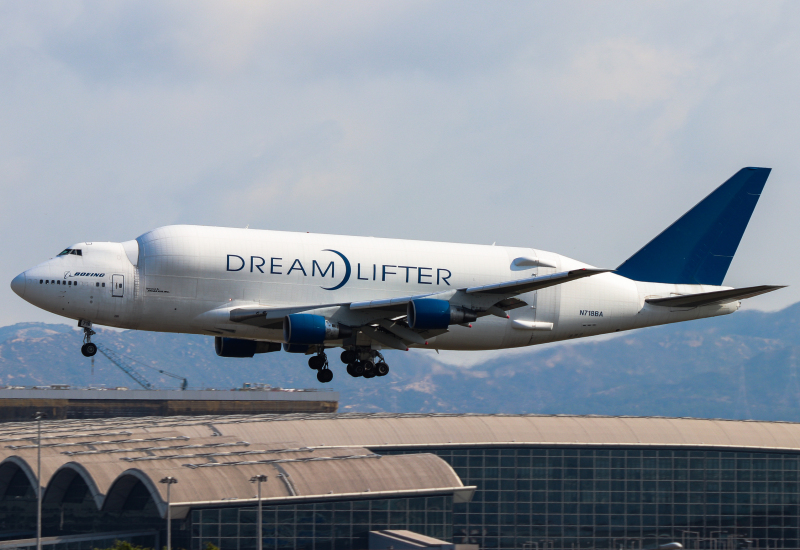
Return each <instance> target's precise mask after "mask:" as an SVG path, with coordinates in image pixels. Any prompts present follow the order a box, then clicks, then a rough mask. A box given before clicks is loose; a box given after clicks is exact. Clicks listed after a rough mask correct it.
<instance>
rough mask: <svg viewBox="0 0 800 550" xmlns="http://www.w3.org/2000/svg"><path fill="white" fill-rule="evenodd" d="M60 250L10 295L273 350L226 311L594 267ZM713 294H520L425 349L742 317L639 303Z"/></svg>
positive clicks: (306, 241) (552, 258) (543, 258)
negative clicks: (503, 308)
mask: <svg viewBox="0 0 800 550" xmlns="http://www.w3.org/2000/svg"><path fill="white" fill-rule="evenodd" d="M67 251H69V252H67ZM67 251H65V252H67V253H64V254H62V255H59V256H56V257H55V258H52V259H50V260H47V261H46V262H44V263H42V264H40V265H38V266H36V267H33V268H31V269H29V270H27V271H25V272H24V273H22V274H20V275H19V276H17V277H16V278H15V279H14V281H13V282H12V288H13V289H14V291H15V292H16V293H17V294H18V295H20V296H21V297H22V298H24V299H25V300H27V301H28V302H30V303H32V304H34V305H36V306H37V307H40V308H42V309H44V310H47V311H50V312H52V313H55V314H57V315H61V316H63V317H67V318H70V319H75V320H85V321H91V322H92V323H95V324H100V325H108V326H113V327H119V328H127V329H139V330H150V331H163V332H182V333H194V334H206V335H214V336H227V337H233V338H244V339H256V340H263V341H272V342H282V341H283V333H282V331H281V330H280V329H278V328H274V327H272V328H270V327H259V326H253V325H248V324H242V323H236V322H233V321H231V319H230V312H231V311H232V310H234V309H237V308H241V307H251V306H264V307H265V308H280V307H293V306H309V305H314V306H316V307H317V309H318V310H319V311H321V312H325V314H326V316H328V317H331V318H334V319H336V316H337V315H339V316H341V315H344V313H339V312H338V309H341V308H340V306H341V305H342V304H349V303H352V302H362V301H370V300H384V299H389V298H398V297H403V296H413V295H424V294H432V293H442V292H445V291H449V290H453V291H455V290H457V289H464V288H468V287H476V286H480V285H488V284H494V283H498V282H503V281H512V280H518V279H525V278H529V277H534V276H542V275H547V274H551V273H557V272H564V271H568V270H575V269H580V268H584V267H590V266H587V265H586V264H583V263H581V262H578V261H576V260H573V259H570V258H567V257H565V256H561V255H558V254H554V253H551V252H545V251H541V250H536V249H532V248H510V247H501V246H483V245H467V244H454V243H436V242H425V241H407V240H396V239H379V238H372V237H350V236H337V235H322V234H309V233H290V232H280V231H262V230H253V229H232V228H219V227H202V226H168V227H162V228H159V229H155V230H153V231H150V232H148V233H145V234H144V235H142V236H140V237H139V238H137V239H135V240H132V241H127V242H124V243H108V242H85V243H78V244H76V245H74V246H72V247H70V248H69V249H67ZM721 288H727V287H719V286H709V285H675V284H663V283H646V282H638V281H633V280H631V279H628V278H625V277H622V276H619V275H616V274H614V273H603V274H599V275H595V276H593V277H588V278H586V279H581V280H576V281H572V282H569V283H565V284H561V285H557V286H551V287H548V288H544V289H541V290H537V291H533V292H528V293H525V294H521V295H519V296H517V298H518V299H519V300H522V301H523V302H524V304H525V305H524V306H523V307H516V308H515V309H511V310H509V311H508V316H509V318H501V317H498V316H494V315H487V316H483V317H481V318H479V319H478V320H477V321H475V322H473V323H472V326H471V328H470V327H468V326H462V325H452V326H450V327H449V329H448V331H447V332H445V333H443V334H439V335H437V336H435V337H432V338H429V339H428V345H429V346H430V347H435V348H437V349H463V350H468V349H471V350H474V349H499V348H511V347H519V346H527V345H534V344H540V343H545V342H553V341H557V340H565V339H571V338H580V337H585V336H592V335H597V334H604V333H611V332H617V331H624V330H630V329H634V328H640V327H645V326H652V325H658V324H664V323H671V322H677V321H685V320H690V319H697V318H701V317H711V316H715V315H724V314H727V313H731V312H733V311H736V309H738V307H739V302H729V303H726V304H723V305H707V306H702V307H693V308H669V307H660V306H654V305H651V304H648V303H646V302H645V299H647V298H658V297H669V296H672V295H682V294H695V293H699V292H709V291H712V290H719V289H721ZM337 308H338V309H337ZM359 337H361V336H359ZM363 338H366V339H367V340H369V339H368V337H367V336H363ZM361 343H363V342H361ZM331 345H336V342H332V343H331ZM371 345H372V346H373V347H374V346H376V344H375V342H371ZM414 345H418V344H413V343H412V344H410V346H414ZM419 345H423V344H419ZM378 346H379V344H378Z"/></svg>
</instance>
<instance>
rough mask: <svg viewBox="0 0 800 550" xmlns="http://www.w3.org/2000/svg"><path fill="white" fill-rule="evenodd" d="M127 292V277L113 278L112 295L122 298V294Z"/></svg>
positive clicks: (113, 276)
mask: <svg viewBox="0 0 800 550" xmlns="http://www.w3.org/2000/svg"><path fill="white" fill-rule="evenodd" d="M124 290H125V277H124V276H123V275H112V276H111V295H112V296H114V297H116V298H122V293H123V291H124Z"/></svg>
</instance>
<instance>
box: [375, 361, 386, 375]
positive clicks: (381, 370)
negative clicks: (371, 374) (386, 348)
mask: <svg viewBox="0 0 800 550" xmlns="http://www.w3.org/2000/svg"><path fill="white" fill-rule="evenodd" d="M375 370H376V371H377V372H376V373H375V374H376V375H377V376H386V375H387V374H389V365H387V364H386V363H384V362H383V361H381V362H380V363H377V364H376V365H375Z"/></svg>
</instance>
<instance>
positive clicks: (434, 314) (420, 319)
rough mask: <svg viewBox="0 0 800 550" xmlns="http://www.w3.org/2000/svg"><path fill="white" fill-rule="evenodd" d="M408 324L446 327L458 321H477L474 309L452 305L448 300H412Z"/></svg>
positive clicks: (416, 327)
mask: <svg viewBox="0 0 800 550" xmlns="http://www.w3.org/2000/svg"><path fill="white" fill-rule="evenodd" d="M406 314H407V315H408V326H409V327H411V328H413V329H419V330H430V329H444V328H447V327H449V326H450V325H454V324H457V323H469V322H471V321H475V320H476V319H477V318H478V316H477V315H476V314H475V312H474V311H470V310H468V309H464V308H460V307H456V306H451V305H450V302H448V301H447V300H434V299H428V300H411V301H410V302H408V309H407V310H406Z"/></svg>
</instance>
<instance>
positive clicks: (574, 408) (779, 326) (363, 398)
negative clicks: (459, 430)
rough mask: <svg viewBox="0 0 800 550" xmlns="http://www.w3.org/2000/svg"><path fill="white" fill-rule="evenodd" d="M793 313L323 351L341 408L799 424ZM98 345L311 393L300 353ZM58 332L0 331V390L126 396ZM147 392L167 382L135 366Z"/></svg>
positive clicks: (188, 341) (184, 343) (228, 380)
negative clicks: (62, 386)
mask: <svg viewBox="0 0 800 550" xmlns="http://www.w3.org/2000/svg"><path fill="white" fill-rule="evenodd" d="M798 327H800V304H795V305H793V306H790V307H788V308H786V309H784V310H782V311H778V312H773V313H763V312H757V311H744V312H739V313H736V314H734V315H730V316H727V317H721V318H716V319H706V320H702V321H694V322H691V323H682V324H677V325H669V326H664V327H655V328H650V329H643V330H639V331H634V332H630V333H625V334H622V335H620V336H619V337H617V338H613V339H607V340H599V341H592V340H588V341H584V342H583V343H568V344H560V345H552V346H547V347H544V348H530V349H527V350H524V351H523V352H520V353H516V354H514V355H502V354H500V355H497V356H495V357H494V358H492V359H490V360H488V361H485V362H483V363H481V364H478V365H474V366H471V367H459V366H452V365H447V364H443V363H440V362H438V361H437V357H436V356H433V355H430V354H426V353H421V352H414V351H410V352H408V353H403V352H392V351H390V352H387V353H386V356H387V360H388V362H389V363H390V365H391V366H392V371H391V373H390V374H389V376H386V377H384V378H373V379H371V380H364V379H352V378H350V377H349V376H347V375H346V373H345V372H344V368H343V365H341V363H340V362H339V360H338V353H335V350H334V353H331V356H330V358H331V363H332V365H333V368H334V371H335V373H336V377H335V378H334V381H333V382H332V383H331V384H329V386H330V387H332V388H334V389H337V390H339V391H340V392H341V405H340V410H342V411H397V412H406V411H430V412H433V411H436V412H488V413H493V412H505V413H526V412H537V413H580V414H611V415H663V416H699V417H722V418H754V419H766V420H791V421H800V380H799V379H798V375H799V374H798V366H797V356H798V350H800V331H798ZM95 341H97V342H102V343H104V344H106V345H107V346H109V347H111V348H113V349H115V350H117V351H118V352H119V353H122V354H124V355H126V356H128V357H130V358H132V359H135V360H137V361H140V362H141V363H143V364H148V365H151V366H153V367H157V368H160V369H165V370H167V371H171V372H175V373H178V374H181V375H183V376H186V377H187V378H188V379H189V383H190V385H191V386H193V387H217V388H230V387H235V386H240V385H241V383H242V382H265V383H269V384H271V385H273V386H281V387H320V386H321V384H319V383H318V382H317V381H316V378H315V377H314V372H313V371H312V370H311V369H309V368H308V366H307V365H306V358H305V357H304V356H302V355H294V354H288V353H282V352H280V353H270V354H264V355H259V356H256V357H255V358H254V359H223V358H219V357H217V356H216V355H215V354H214V350H213V341H212V339H211V338H209V337H202V336H186V335H176V334H159V333H148V332H133V331H128V332H116V331H111V330H101V331H100V332H99V334H98V336H96V337H95ZM80 342H81V333H80V332H79V331H78V330H77V329H75V328H72V327H69V326H67V325H48V324H40V323H20V324H16V325H12V326H8V327H3V328H0V383H2V384H10V385H36V384H53V383H68V384H73V385H84V386H85V385H89V384H105V385H107V386H128V387H134V386H135V384H134V382H133V381H132V380H131V379H129V378H127V377H126V376H125V374H123V373H122V372H121V371H120V370H118V369H117V368H116V367H114V366H113V365H112V364H111V363H109V361H108V360H107V359H106V358H105V357H102V356H101V355H100V354H98V355H97V356H96V357H95V365H94V374H92V370H91V369H92V367H91V361H90V360H89V359H86V358H84V357H83V356H82V355H81V354H80V351H79V347H80ZM141 372H142V373H143V374H144V375H145V376H146V377H148V378H149V379H150V380H151V381H152V382H153V383H154V384H155V385H157V386H160V387H175V386H176V381H175V380H173V379H171V378H168V377H165V376H163V375H160V374H158V373H157V372H156V371H154V370H150V369H147V368H145V367H141Z"/></svg>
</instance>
